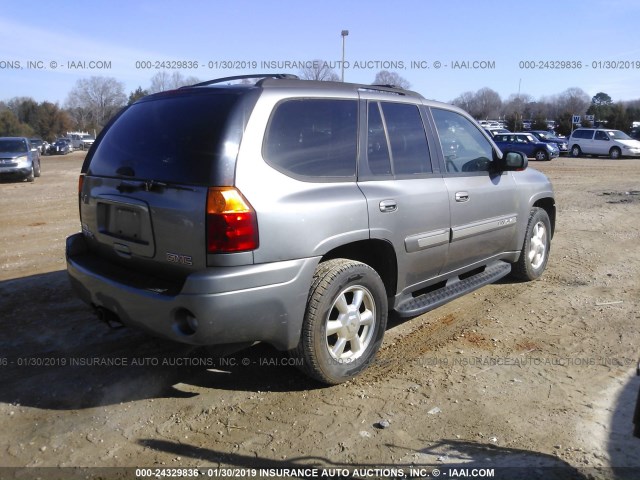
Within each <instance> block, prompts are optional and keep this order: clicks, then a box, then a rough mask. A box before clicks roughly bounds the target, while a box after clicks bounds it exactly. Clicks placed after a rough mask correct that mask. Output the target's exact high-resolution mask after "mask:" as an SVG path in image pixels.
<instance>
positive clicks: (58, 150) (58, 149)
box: [49, 138, 71, 155]
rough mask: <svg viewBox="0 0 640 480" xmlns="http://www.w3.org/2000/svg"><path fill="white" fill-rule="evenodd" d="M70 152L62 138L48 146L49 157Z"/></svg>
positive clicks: (67, 143) (66, 142) (67, 144)
mask: <svg viewBox="0 0 640 480" xmlns="http://www.w3.org/2000/svg"><path fill="white" fill-rule="evenodd" d="M70 151H71V145H70V144H69V142H68V141H67V140H65V139H63V138H59V139H58V140H56V141H55V142H53V143H52V144H51V145H50V146H49V155H66V154H67V153H69V152H70Z"/></svg>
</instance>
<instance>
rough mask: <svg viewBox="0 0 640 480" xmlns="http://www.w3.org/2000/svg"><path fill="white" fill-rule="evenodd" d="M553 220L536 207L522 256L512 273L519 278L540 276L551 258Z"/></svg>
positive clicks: (533, 209)
mask: <svg viewBox="0 0 640 480" xmlns="http://www.w3.org/2000/svg"><path fill="white" fill-rule="evenodd" d="M550 248H551V222H550V221H549V215H547V212H546V211H544V209H542V208H538V207H534V208H532V209H531V213H530V214H529V223H528V224H527V232H526V234H525V237H524V244H523V245H522V251H521V252H520V258H519V259H518V261H517V262H516V263H514V264H513V265H512V270H511V275H512V276H513V277H515V278H517V279H519V280H536V279H537V278H540V276H541V275H542V272H544V269H545V268H546V266H547V261H548V260H549V250H550Z"/></svg>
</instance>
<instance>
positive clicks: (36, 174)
mask: <svg viewBox="0 0 640 480" xmlns="http://www.w3.org/2000/svg"><path fill="white" fill-rule="evenodd" d="M41 173H42V172H41V168H40V161H39V160H38V168H36V169H35V170H34V172H33V176H34V177H39V176H40V174H41Z"/></svg>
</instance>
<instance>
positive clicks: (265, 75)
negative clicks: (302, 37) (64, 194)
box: [181, 73, 299, 88]
mask: <svg viewBox="0 0 640 480" xmlns="http://www.w3.org/2000/svg"><path fill="white" fill-rule="evenodd" d="M246 78H262V79H264V78H281V79H282V78H289V79H293V80H298V79H299V78H298V76H297V75H291V74H288V73H256V74H252V75H236V76H233V77H224V78H216V79H214V80H207V81H206V82H201V83H196V84H194V85H187V86H185V87H181V88H190V87H204V86H206V85H213V84H216V83H224V82H231V81H234V80H244V79H246Z"/></svg>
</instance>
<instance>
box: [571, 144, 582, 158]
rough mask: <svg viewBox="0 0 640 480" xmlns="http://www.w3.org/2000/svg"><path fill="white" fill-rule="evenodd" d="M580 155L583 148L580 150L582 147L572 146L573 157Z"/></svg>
mask: <svg viewBox="0 0 640 480" xmlns="http://www.w3.org/2000/svg"><path fill="white" fill-rule="evenodd" d="M580 155H582V150H580V147H579V146H578V145H574V146H573V147H571V156H572V157H579V156H580Z"/></svg>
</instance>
